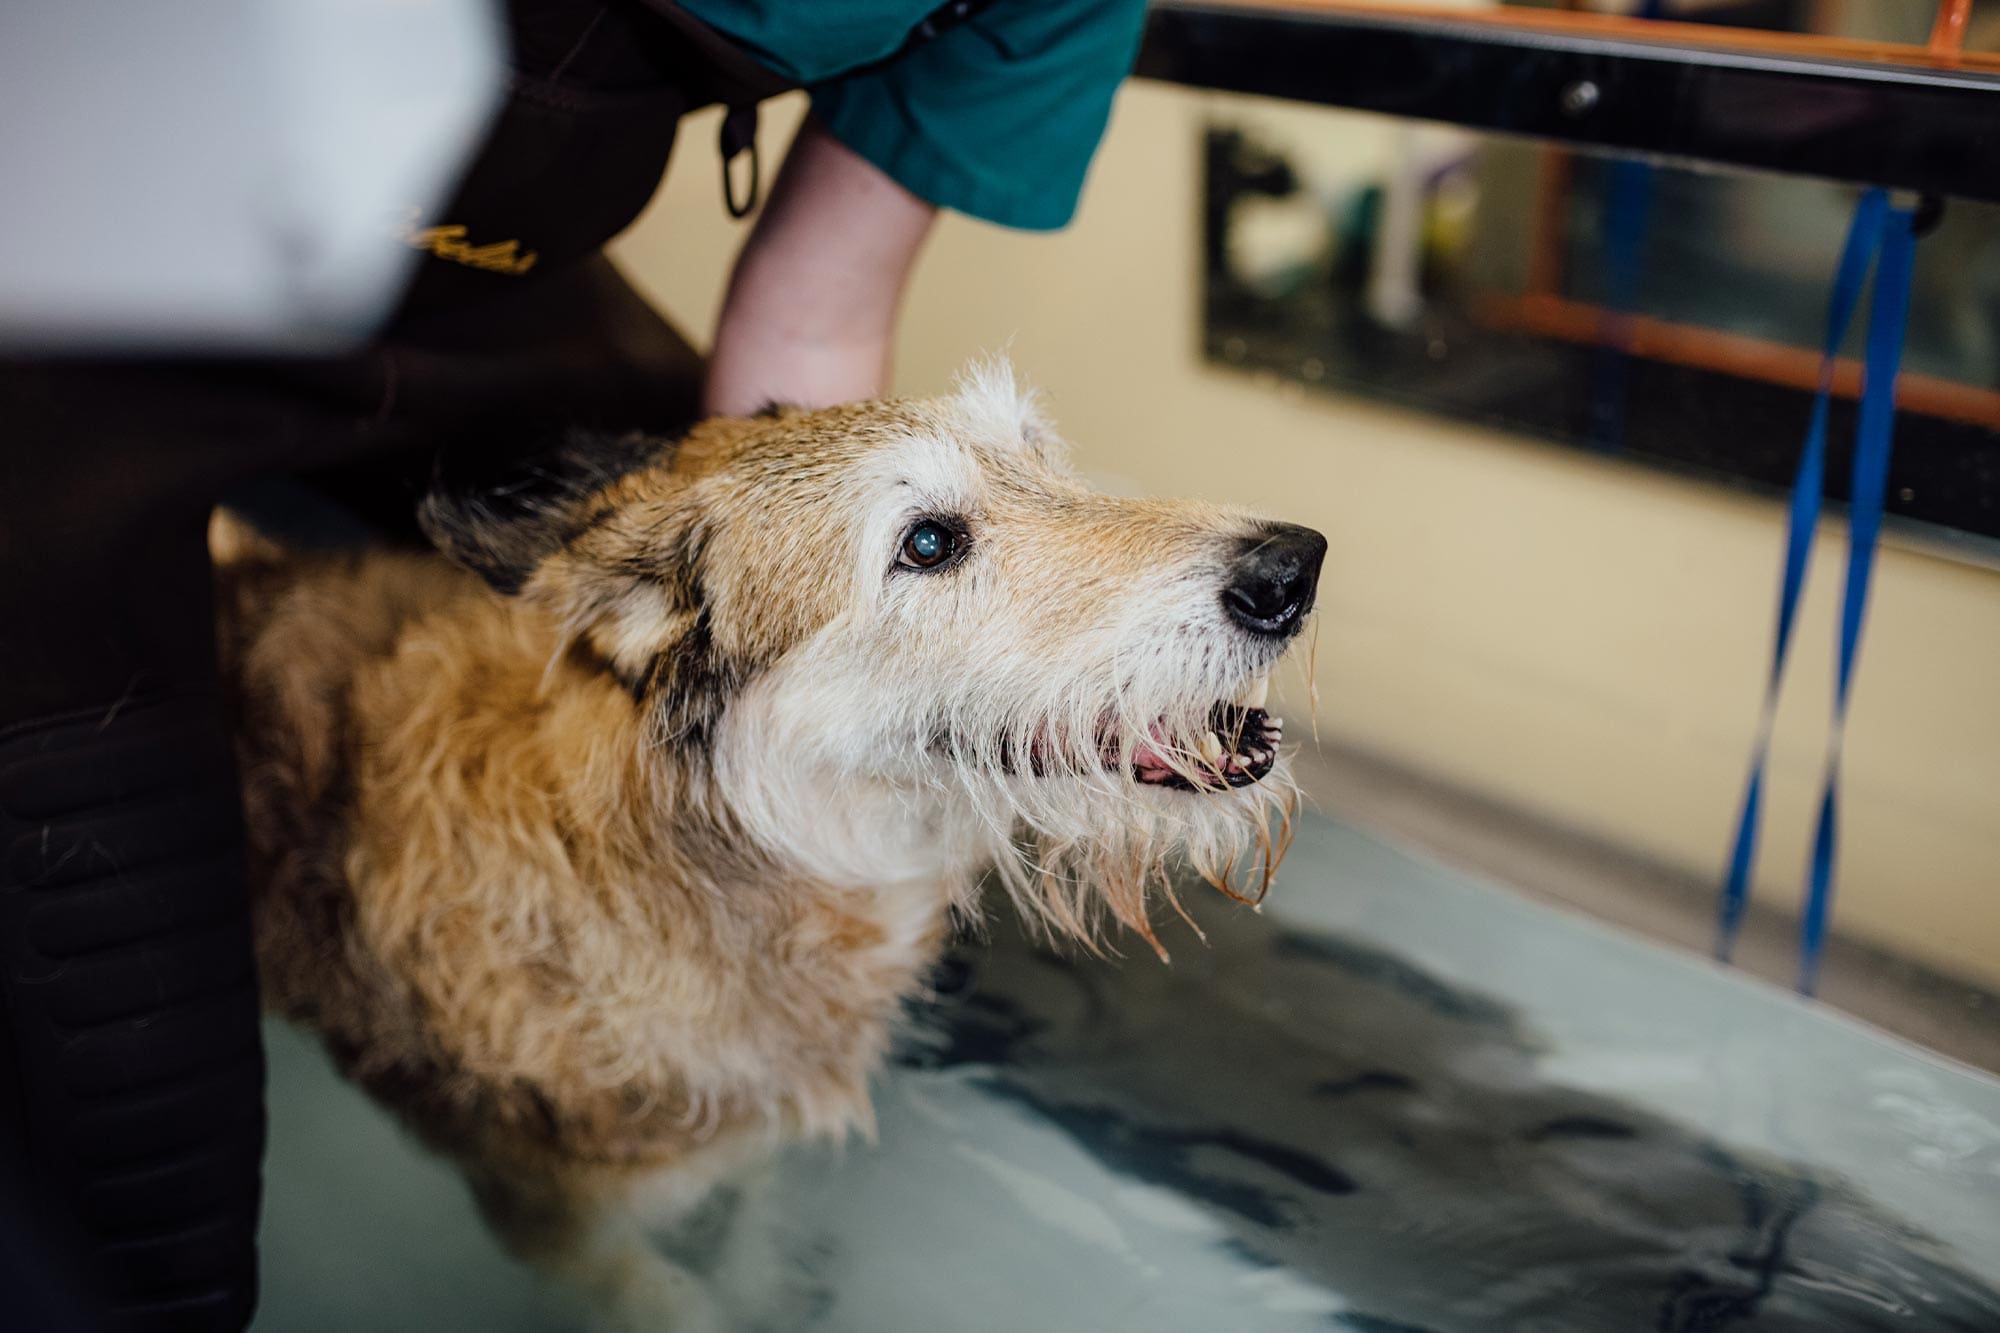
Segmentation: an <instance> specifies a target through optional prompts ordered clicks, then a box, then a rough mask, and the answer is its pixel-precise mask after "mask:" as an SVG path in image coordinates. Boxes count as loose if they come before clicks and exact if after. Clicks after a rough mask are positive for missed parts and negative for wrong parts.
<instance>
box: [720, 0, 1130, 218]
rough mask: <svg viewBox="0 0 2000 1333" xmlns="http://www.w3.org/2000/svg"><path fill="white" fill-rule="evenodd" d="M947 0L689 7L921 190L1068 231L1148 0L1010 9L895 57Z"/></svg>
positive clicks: (907, 185)
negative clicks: (796, 85)
mask: <svg viewBox="0 0 2000 1333" xmlns="http://www.w3.org/2000/svg"><path fill="white" fill-rule="evenodd" d="M937 4H938V0H793V2H792V3H785V2H784V0H681V7H682V8H683V9H685V10H687V11H688V12H689V13H691V14H693V15H694V16H695V17H696V18H698V19H700V20H702V21H703V22H705V23H707V24H708V25H709V26H711V27H713V28H715V29H717V30H718V31H720V32H722V33H723V34H725V35H726V36H728V37H730V38H731V39H733V40H734V41H736V42H737V43H738V44H739V45H741V46H742V47H743V48H744V49H745V50H747V51H749V52H750V54H751V55H753V56H755V57H756V58H757V59H758V60H759V61H761V62H762V63H763V64H765V65H768V66H769V67H770V68H771V69H772V70H773V71H774V72H776V73H778V74H781V75H783V76H785V77H787V78H792V79H796V80H797V81H799V82H800V83H803V84H805V85H806V86H807V87H808V88H809V89H810V90H811V94H812V103H813V110H814V112H815V113H816V114H817V115H818V116H819V118H820V120H821V121H822V122H824V123H825V125H826V127H827V129H828V131H829V132H831V133H832V134H833V136H834V137H835V138H836V139H838V140H840V141H841V142H842V143H844V144H846V145H847V146H848V147H849V148H851V149H853V150H854V151H855V152H856V153H859V154H860V155H861V156H862V157H864V158H866V159H867V160H868V161H870V162H872V163H874V164H875V165H876V166H877V167H879V168H881V169H882V171H884V172H885V173H887V174H888V175H889V176H890V177H891V178H892V179H893V180H895V181H896V182H897V183H898V184H900V185H901V186H902V187H903V188H904V189H906V190H908V191H910V192H911V193H912V194H915V195H917V196H918V197H919V198H922V199H925V200H928V201H929V202H931V203H933V204H936V205H938V206H939V207H940V208H949V209H953V210H955V211H957V212H960V213H966V214H969V215H971V216H973V217H976V218H981V219H983V220H985V221H988V222H996V223H999V224H1001V225H1002V226H1008V227H1019V228H1022V229H1025V230H1031V231H1052V230H1054V229H1056V228H1058V227H1062V226H1064V225H1066V224H1067V223H1068V222H1069V220H1070V218H1071V217H1072V216H1073V215H1074V214H1075V212H1076V202H1077V197H1078V196H1079V195H1080V194H1081V193H1082V191H1083V178H1084V174H1085V172H1086V171H1088V169H1089V167H1090V159H1091V156H1092V155H1093V154H1094V153H1095V152H1096V151H1097V143H1098V140H1099V139H1101V138H1103V136H1104V126H1105V123H1106V121H1107V120H1109V118H1110V115H1111V98H1112V94H1113V93H1115V92H1116V91H1117V88H1118V84H1119V82H1120V81H1121V80H1123V79H1124V77H1125V75H1126V73H1127V72H1128V71H1129V70H1130V69H1131V68H1132V61H1133V59H1134V58H1135V57H1136V56H1137V54H1138V49H1139V34H1140V29H1141V28H1142V27H1143V26H1144V22H1145V13H1146V5H1145V0H995V2H994V3H992V4H989V5H988V6H987V7H986V8H984V9H983V10H981V11H980V12H978V13H977V14H975V15H973V16H972V17H971V18H969V19H967V20H966V21H965V22H963V23H961V24H959V25H958V26H956V27H953V28H949V29H947V30H946V31H945V32H944V33H942V34H941V35H939V36H938V37H936V38H935V39H933V40H932V41H929V42H926V43H924V44H922V45H919V46H917V47H915V48H914V49H913V50H911V51H909V52H908V53H907V54H905V55H903V56H902V57H900V58H898V59H895V60H888V59H887V58H888V57H889V56H892V55H894V54H895V53H896V52H897V51H898V50H899V49H901V47H902V45H903V43H904V41H905V40H906V39H907V38H908V37H909V35H910V33H911V32H912V31H913V30H914V29H915V28H916V26H917V25H918V24H919V23H921V22H922V21H923V20H924V19H925V18H926V17H928V16H929V15H930V14H931V13H932V12H933V11H935V10H936V8H937ZM885 60H886V61H887V63H878V62H883V61H885Z"/></svg>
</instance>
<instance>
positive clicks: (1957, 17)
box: [1930, 0, 1972, 62]
mask: <svg viewBox="0 0 2000 1333" xmlns="http://www.w3.org/2000/svg"><path fill="white" fill-rule="evenodd" d="M1971 18H1972V0H1939V3H1938V9H1937V22H1936V23H1933V24H1932V25H1931V45H1930V51H1931V54H1932V55H1934V56H1939V57H1943V58H1946V59H1950V60H1952V61H1954V62H1956V61H1957V58H1958V55H1959V52H1960V51H1961V50H1962V49H1963V48H1964V46H1965V25H1966V23H1967V22H1968V21H1969V20H1970V19H1971Z"/></svg>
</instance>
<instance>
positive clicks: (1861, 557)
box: [1799, 209, 1916, 995]
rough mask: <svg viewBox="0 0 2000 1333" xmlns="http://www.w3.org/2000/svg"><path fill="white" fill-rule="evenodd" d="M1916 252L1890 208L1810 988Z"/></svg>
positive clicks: (1809, 937) (1852, 501)
mask: <svg viewBox="0 0 2000 1333" xmlns="http://www.w3.org/2000/svg"><path fill="white" fill-rule="evenodd" d="M1915 259H1916V237H1915V235H1914V233H1913V232H1912V230H1911V215H1910V213H1909V212H1908V211H1906V210H1904V209H1891V210H1890V212H1889V218H1888V223H1887V226H1886V229H1885V231H1884V233H1883V237H1882V258H1881V262H1880V264H1879V265H1878V266H1877V268H1876V271H1875V296H1874V301H1873V309H1871V310H1870V311H1869V316H1868V358H1867V361H1866V362H1865V363H1864V365H1863V367H1862V371H1861V376H1862V378H1861V419H1860V424H1859V425H1858V426H1857V427H1856V429H1855V439H1854V472H1853V481H1852V484H1851V487H1850V492H1849V494H1850V498H1849V500H1848V508H1847V527H1848V541H1847V588H1846V591H1845V593H1844V594H1843V595H1842V598H1841V607H1840V659H1839V663H1838V677H1837V680H1836V682H1835V685H1834V695H1833V730H1832V733H1831V735H1830V736H1829V737H1828V739H1827V757H1826V786H1825V790H1824V791H1823V792H1822V793H1821V796H1820V807H1819V829H1818V831H1817V832H1816V833H1815V834H1814V837H1813V855H1812V869H1811V873H1810V874H1809V875H1808V876H1807V881H1806V883H1807V886H1808V887H1807V893H1806V906H1805V912H1804V914H1803V915H1802V916H1801V917H1800V921H1799V989H1800V990H1802V991H1804V992H1805V993H1806V994H1808V995H1810V994H1812V992H1813V991H1814V989H1815V988H1816V987H1817V986H1818V985H1819V965H1820V956H1821V953H1822V951H1823V950H1824V948H1825V945H1826V930H1827V922H1828V918H1829V916H1830V914H1831V909H1832V904H1833V860H1834V851H1835V847H1836V844H1837V841H1838V839H1837V837H1836V828H1837V823H1838V818H1837V817H1838V809H1837V793H1838V791H1839V788H1840V750H1841V741H1842V738H1843V734H1844V732H1845V731H1846V727H1847V696H1848V688H1849V686H1850V685H1851V684H1852V683H1853V680H1854V661H1855V658H1856V656H1857V655H1858V654H1859V651H1860V648H1861V625H1862V621H1863V619H1864V618H1865V617H1866V615H1867V613H1868V585H1869V580H1870V576H1871V575H1873V573H1874V572H1875V542H1876V538H1877V537H1878V536H1879V535H1880V534H1881V531H1882V508H1883V504H1884V502H1885V501H1886V500H1887V499H1888V488H1889V453H1890V448H1891V444H1892V441H1893V437H1894V432H1895V422H1896V374H1897V371H1898V369H1899V368H1900V366H1901V363H1902V359H1903V331H1904V327H1905V326H1906V325H1907V324H1908V323H1909V316H1910V280H1911V273H1912V269H1913V267H1914V265H1915Z"/></svg>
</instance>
